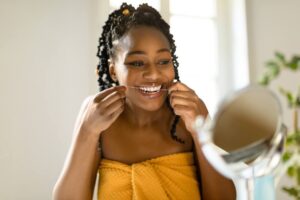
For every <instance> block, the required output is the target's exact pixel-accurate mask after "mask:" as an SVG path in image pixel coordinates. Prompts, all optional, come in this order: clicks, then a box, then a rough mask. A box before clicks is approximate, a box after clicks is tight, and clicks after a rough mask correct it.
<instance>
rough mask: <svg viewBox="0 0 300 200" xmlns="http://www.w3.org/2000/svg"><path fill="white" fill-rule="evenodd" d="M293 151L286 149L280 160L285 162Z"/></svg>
mask: <svg viewBox="0 0 300 200" xmlns="http://www.w3.org/2000/svg"><path fill="white" fill-rule="evenodd" d="M292 155H293V153H292V152H290V151H286V152H284V153H283V155H282V161H283V162H287V161H288V160H290V158H291V157H292Z"/></svg>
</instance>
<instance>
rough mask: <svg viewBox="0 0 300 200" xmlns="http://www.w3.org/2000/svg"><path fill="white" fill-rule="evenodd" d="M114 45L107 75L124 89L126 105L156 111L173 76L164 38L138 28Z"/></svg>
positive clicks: (152, 29) (156, 31)
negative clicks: (114, 49)
mask: <svg viewBox="0 0 300 200" xmlns="http://www.w3.org/2000/svg"><path fill="white" fill-rule="evenodd" d="M114 45H115V47H116V51H115V52H116V53H115V57H114V59H113V60H112V64H111V65H110V74H111V76H112V77H115V79H117V80H118V82H119V83H120V85H125V86H127V90H126V99H127V102H128V103H129V104H130V105H131V106H137V107H139V108H142V109H144V110H148V111H155V110H158V109H160V108H161V106H162V105H163V104H164V102H165V100H166V98H167V95H168V91H167V89H168V86H169V85H170V84H171V83H172V82H173V79H174V76H175V72H174V67H173V62H172V57H171V53H170V45H169V42H168V40H167V38H166V37H165V36H164V35H163V33H162V32H160V31H159V30H157V29H155V28H152V27H147V26H140V27H135V28H132V29H131V30H130V31H129V32H128V33H127V34H126V35H125V36H123V37H122V38H121V39H120V40H118V41H115V42H114Z"/></svg>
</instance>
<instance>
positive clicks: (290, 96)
mask: <svg viewBox="0 0 300 200" xmlns="http://www.w3.org/2000/svg"><path fill="white" fill-rule="evenodd" d="M279 91H280V93H281V94H283V95H284V96H285V97H286V99H287V101H288V104H289V106H290V107H293V105H294V104H295V97H294V96H293V94H292V93H291V92H290V91H287V90H285V89H283V88H280V89H279Z"/></svg>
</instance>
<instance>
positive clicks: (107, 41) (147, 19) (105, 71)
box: [97, 3, 184, 143]
mask: <svg viewBox="0 0 300 200" xmlns="http://www.w3.org/2000/svg"><path fill="white" fill-rule="evenodd" d="M141 25H144V26H150V27H154V28H156V29H158V30H159V31H161V32H162V33H163V35H164V36H165V37H166V38H167V40H168V42H169V44H170V53H171V56H172V62H173V66H174V71H175V80H176V81H179V75H178V69H177V68H178V65H179V63H178V61H177V56H176V55H175V51H176V46H175V41H174V39H173V35H172V34H171V33H170V26H169V24H168V23H166V22H165V21H164V20H163V19H162V17H161V15H160V14H159V12H158V11H157V10H155V9H154V8H152V7H151V6H149V5H147V4H141V5H140V6H139V7H137V8H136V9H135V8H134V7H133V6H132V5H129V4H127V3H123V4H122V5H121V7H120V8H119V9H117V10H115V11H113V12H112V13H111V14H110V15H109V16H108V20H107V21H106V22H105V24H104V26H103V31H102V34H101V37H100V38H99V46H98V52H97V57H99V59H100V61H99V64H98V65H97V74H98V84H99V91H103V90H105V89H107V88H110V87H112V86H116V85H119V83H118V82H117V81H114V80H113V79H112V77H111V76H110V73H109V59H110V58H114V56H115V50H116V49H115V47H114V45H113V42H114V41H115V40H118V39H120V38H121V37H122V36H124V35H125V34H126V33H127V32H128V31H129V30H130V29H131V28H134V27H136V26H141ZM167 102H168V105H169V107H170V108H171V106H170V104H169V101H167ZM171 109H172V108H171ZM178 121H179V116H177V115H176V116H175V118H174V121H173V123H172V127H171V130H170V133H171V137H172V138H173V139H174V140H176V141H178V142H180V143H184V141H183V140H181V139H180V138H178V137H177V135H176V125H177V123H178Z"/></svg>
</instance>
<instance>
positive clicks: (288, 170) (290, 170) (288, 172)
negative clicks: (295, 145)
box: [286, 165, 296, 177]
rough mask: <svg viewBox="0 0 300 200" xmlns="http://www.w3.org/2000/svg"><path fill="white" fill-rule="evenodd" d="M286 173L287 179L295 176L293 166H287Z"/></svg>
mask: <svg viewBox="0 0 300 200" xmlns="http://www.w3.org/2000/svg"><path fill="white" fill-rule="evenodd" d="M286 172H287V175H288V176H289V177H293V176H295V173H296V168H295V166H293V165H291V166H289V167H288V169H287V171H286Z"/></svg>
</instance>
